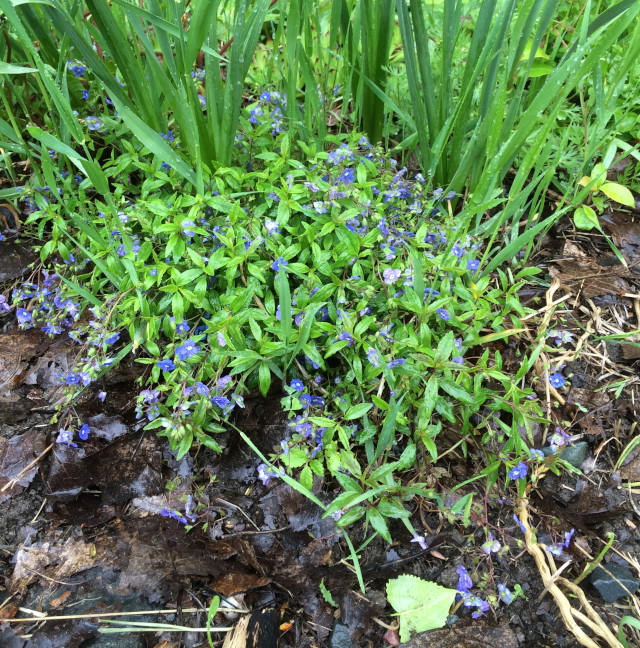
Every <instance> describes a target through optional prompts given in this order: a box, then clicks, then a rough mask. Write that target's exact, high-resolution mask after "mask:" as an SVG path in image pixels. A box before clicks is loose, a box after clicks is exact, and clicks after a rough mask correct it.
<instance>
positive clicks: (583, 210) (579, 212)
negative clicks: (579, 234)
mask: <svg viewBox="0 0 640 648" xmlns="http://www.w3.org/2000/svg"><path fill="white" fill-rule="evenodd" d="M573 223H574V225H575V226H576V227H577V228H578V229H579V230H584V231H589V230H592V229H593V228H594V227H595V228H596V229H600V221H599V220H598V216H597V215H596V213H595V212H594V211H593V209H591V207H589V205H580V207H578V209H576V210H575V212H573Z"/></svg>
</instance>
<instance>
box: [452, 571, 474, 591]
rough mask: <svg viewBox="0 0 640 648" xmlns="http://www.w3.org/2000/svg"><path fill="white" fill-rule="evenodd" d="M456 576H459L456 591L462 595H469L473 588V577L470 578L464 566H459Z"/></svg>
mask: <svg viewBox="0 0 640 648" xmlns="http://www.w3.org/2000/svg"><path fill="white" fill-rule="evenodd" d="M456 574H458V576H459V578H458V584H457V585H456V589H457V590H458V592H460V593H461V594H468V593H469V590H470V589H471V588H472V587H473V581H472V580H471V576H469V572H468V571H467V570H466V568H465V566H464V565H458V567H457V568H456Z"/></svg>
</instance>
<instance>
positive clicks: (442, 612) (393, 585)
mask: <svg viewBox="0 0 640 648" xmlns="http://www.w3.org/2000/svg"><path fill="white" fill-rule="evenodd" d="M455 598H456V590H453V589H449V588H447V587H441V586H440V585H437V584H436V583H432V582H430V581H425V580H422V579H421V578H418V577H417V576H410V575H408V574H404V575H402V576H398V578H394V579H393V580H390V581H389V582H388V583H387V599H388V600H389V603H390V604H391V606H392V607H393V609H394V610H395V611H396V612H398V618H399V620H400V641H401V642H403V643H404V642H406V641H409V639H411V635H412V634H413V633H414V632H426V631H427V630H433V629H434V628H442V627H443V626H444V625H445V623H446V622H447V616H449V609H450V608H451V605H452V604H453V601H454V600H455Z"/></svg>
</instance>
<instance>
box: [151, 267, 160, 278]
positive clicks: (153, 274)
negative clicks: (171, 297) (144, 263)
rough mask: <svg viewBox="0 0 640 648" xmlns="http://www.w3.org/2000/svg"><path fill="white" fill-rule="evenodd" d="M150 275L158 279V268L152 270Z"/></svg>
mask: <svg viewBox="0 0 640 648" xmlns="http://www.w3.org/2000/svg"><path fill="white" fill-rule="evenodd" d="M149 274H150V275H151V276H152V277H157V276H158V268H151V270H149Z"/></svg>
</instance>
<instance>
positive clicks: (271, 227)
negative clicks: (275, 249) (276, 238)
mask: <svg viewBox="0 0 640 648" xmlns="http://www.w3.org/2000/svg"><path fill="white" fill-rule="evenodd" d="M264 226H265V227H266V228H267V232H268V233H269V234H278V233H279V232H280V226H279V225H278V222H277V221H272V220H269V219H267V220H265V222H264Z"/></svg>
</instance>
